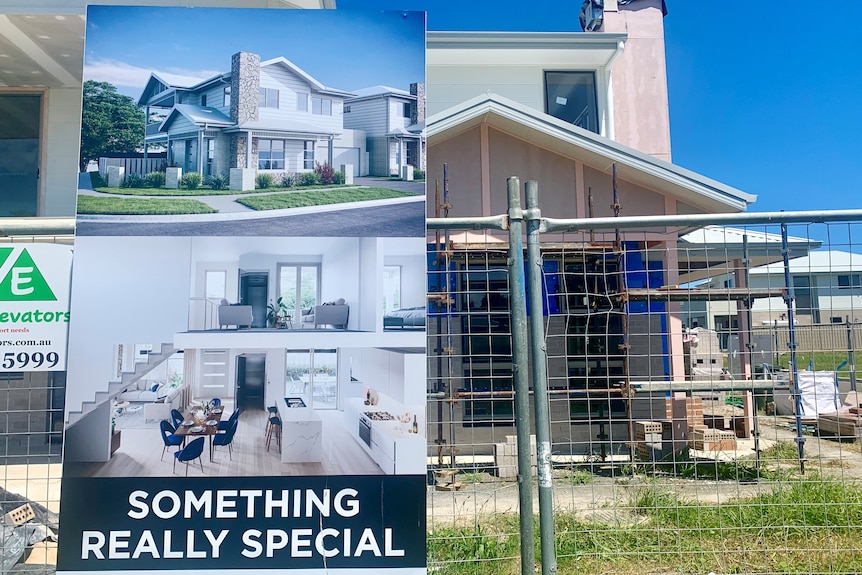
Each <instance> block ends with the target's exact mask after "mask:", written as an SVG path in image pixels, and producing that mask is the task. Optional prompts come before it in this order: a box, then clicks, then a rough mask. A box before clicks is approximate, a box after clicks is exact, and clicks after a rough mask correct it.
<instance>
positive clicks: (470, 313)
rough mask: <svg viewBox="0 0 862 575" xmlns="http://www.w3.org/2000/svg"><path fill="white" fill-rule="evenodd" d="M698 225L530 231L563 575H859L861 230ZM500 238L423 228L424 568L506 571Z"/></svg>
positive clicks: (816, 219)
mask: <svg viewBox="0 0 862 575" xmlns="http://www.w3.org/2000/svg"><path fill="white" fill-rule="evenodd" d="M604 220H611V218H605V219H604ZM714 220H715V221H716V222H717V223H715V224H710V223H709V220H708V217H706V216H704V217H691V218H685V217H677V218H675V219H674V218H664V219H662V218H634V217H628V218H622V217H621V218H618V219H616V220H613V221H600V220H599V219H596V220H595V225H594V228H593V229H590V228H589V227H587V226H588V222H587V221H585V220H578V221H573V222H555V221H553V220H547V219H546V220H542V228H541V229H542V230H543V233H542V234H541V240H542V243H541V261H539V262H530V261H528V262H527V263H526V264H525V265H526V266H530V265H538V266H540V267H541V271H542V274H541V278H542V279H541V286H540V288H541V292H542V298H541V302H542V310H541V314H542V320H543V321H542V325H543V329H544V332H543V333H541V334H539V335H540V337H541V339H542V343H543V345H544V349H545V352H546V359H544V360H542V361H546V366H547V374H548V376H547V390H548V408H549V414H550V418H549V422H548V426H549V429H550V437H551V456H550V463H551V468H552V477H553V489H552V492H553V509H554V522H553V537H554V544H555V545H554V552H555V557H554V558H553V559H554V560H555V561H556V567H557V570H558V571H559V572H563V573H566V572H584V573H592V572H595V573H659V572H660V573H668V572H673V573H710V572H715V573H731V572H737V573H858V572H860V569H862V567H860V566H862V416H860V413H862V393H860V394H859V395H857V394H856V389H857V381H856V351H857V349H859V346H860V345H862V235H860V232H862V213H860V212H858V211H854V212H846V213H833V214H831V215H825V213H810V214H807V215H806V214H803V213H797V214H785V215H783V216H781V217H780V218H769V217H765V216H764V217H761V216H758V215H757V214H736V215H720V216H716V217H715V218H714ZM489 222H491V223H489ZM505 224H506V218H505V217H504V218H502V219H501V218H477V219H475V221H471V220H470V219H469V218H459V219H452V220H449V221H447V220H446V218H443V217H441V218H438V219H435V220H432V221H431V222H430V228H431V229H432V230H434V231H433V232H432V234H431V235H429V256H428V261H429V267H428V272H429V276H428V285H429V312H428V318H427V329H428V350H429V358H428V367H429V370H428V374H429V376H428V377H429V379H428V394H429V403H428V421H429V429H428V437H429V446H428V455H429V462H430V469H429V491H428V525H429V534H428V538H429V539H428V549H429V556H428V561H429V571H430V572H435V573H483V574H485V573H506V574H508V573H517V572H519V567H518V562H519V560H520V558H521V556H522V553H523V550H522V549H521V548H520V544H521V538H522V536H523V535H524V532H523V530H521V529H520V528H519V513H520V512H521V511H522V509H521V504H520V501H519V486H523V483H519V469H518V460H517V451H518V448H517V443H518V442H517V438H516V423H517V419H518V414H517V410H516V401H515V399H516V395H517V394H516V392H515V386H514V385H513V380H514V378H515V374H516V373H517V368H516V367H515V366H518V365H527V361H526V360H525V358H524V359H519V358H518V357H517V354H518V353H519V352H518V350H517V349H515V347H513V343H512V327H513V326H512V322H513V316H512V313H511V312H510V308H511V306H512V303H513V302H512V300H511V295H510V287H511V285H510V280H511V277H510V275H509V271H508V270H509V267H508V266H509V264H511V260H512V258H513V257H514V256H513V254H512V253H511V252H510V251H509V242H508V238H507V236H506V232H505V231H504V230H503V229H494V228H506V227H507V226H506V225H505ZM483 227H484V228H485V229H480V228H483ZM488 228H492V229H488ZM527 289H528V291H529V289H530V286H529V285H528V286H527ZM527 295H528V297H529V293H528V294H527ZM788 304H789V306H788ZM538 312H539V310H537V309H529V310H528V313H529V314H531V317H532V314H535V313H538ZM529 361H530V362H533V358H532V357H530V358H529ZM530 366H531V367H532V364H530ZM530 401H531V404H532V401H533V399H532V389H531V396H530ZM531 407H532V405H531ZM530 414H532V409H531V410H530ZM531 424H532V425H533V432H534V433H535V421H534V420H532V417H531ZM535 445H536V442H535V439H533V441H532V447H531V450H532V453H531V463H532V466H531V467H532V472H533V477H532V482H533V484H534V485H536V483H535V482H536V477H535V474H536V470H537V464H539V465H538V466H539V467H540V465H541V453H538V454H537V453H536V447H535ZM800 453H802V454H803V456H802V458H800V456H799V455H800ZM537 456H538V458H537ZM521 477H522V478H523V481H524V482H526V477H523V476H521ZM536 492H537V489H536V488H535V487H534V488H533V489H532V493H531V496H533V497H535V494H536ZM532 508H533V509H538V504H537V502H536V501H534V503H533V506H532ZM531 535H532V534H531ZM542 535H543V534H542V533H540V532H539V531H538V530H537V531H536V533H535V539H536V543H535V545H536V547H535V550H536V552H535V556H536V558H537V563H540V562H541V561H543V560H547V557H543V556H542V555H543V553H542V552H540V551H539V542H540V540H541V537H542ZM542 567H546V566H542ZM537 569H538V567H537ZM532 570H533V566H529V571H532ZM521 572H524V571H523V570H522V571H521Z"/></svg>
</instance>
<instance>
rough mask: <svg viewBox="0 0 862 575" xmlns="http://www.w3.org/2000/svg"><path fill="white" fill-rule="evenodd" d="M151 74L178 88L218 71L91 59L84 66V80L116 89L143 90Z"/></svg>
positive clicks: (192, 83) (208, 76)
mask: <svg viewBox="0 0 862 575" xmlns="http://www.w3.org/2000/svg"><path fill="white" fill-rule="evenodd" d="M151 73H155V74H156V75H157V76H159V77H160V78H162V79H164V80H165V81H166V82H170V83H172V84H176V85H178V86H193V85H195V84H197V83H198V82H200V81H202V80H205V79H207V78H212V77H213V76H215V75H216V74H220V73H221V72H219V71H218V70H184V69H181V68H164V69H157V68H141V67H139V66H133V65H131V64H127V63H125V62H121V61H119V60H110V59H92V60H90V61H88V62H87V65H86V66H84V79H85V80H95V81H97V82H110V83H111V84H113V85H114V86H117V87H126V88H137V89H138V90H143V89H144V86H145V85H146V83H147V80H148V79H149V77H150V74H151Z"/></svg>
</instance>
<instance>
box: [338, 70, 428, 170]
mask: <svg viewBox="0 0 862 575" xmlns="http://www.w3.org/2000/svg"><path fill="white" fill-rule="evenodd" d="M355 94H356V96H355V97H353V98H350V99H348V100H345V102H344V126H345V127H346V128H353V129H355V130H363V131H365V133H366V138H367V139H366V146H367V148H368V155H369V172H370V173H371V174H372V175H374V176H391V175H398V174H400V173H401V168H403V167H404V166H407V165H410V166H413V167H414V168H415V169H417V170H424V169H425V140H424V138H423V136H422V131H423V130H424V128H425V87H424V85H423V84H411V85H410V91H409V92H405V91H404V90H399V89H398V88H391V87H389V86H372V87H370V88H363V89H361V90H356V91H355Z"/></svg>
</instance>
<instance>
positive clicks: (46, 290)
mask: <svg viewBox="0 0 862 575" xmlns="http://www.w3.org/2000/svg"><path fill="white" fill-rule="evenodd" d="M4 252H5V253H4ZM11 252H12V248H8V249H7V248H3V249H0V267H3V265H4V264H5V263H6V260H7V259H9V254H10V253H11ZM0 301H57V296H55V295H54V292H52V291H51V288H50V287H49V286H48V282H46V281H45V278H44V277H43V276H42V272H40V271H39V268H38V267H36V264H35V262H33V258H32V257H30V254H28V253H27V250H26V249H23V250H21V255H19V256H18V259H17V260H15V263H14V264H12V267H11V269H9V271H8V272H7V273H6V277H4V278H3V281H0Z"/></svg>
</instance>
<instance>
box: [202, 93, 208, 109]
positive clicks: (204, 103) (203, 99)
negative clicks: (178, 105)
mask: <svg viewBox="0 0 862 575" xmlns="http://www.w3.org/2000/svg"><path fill="white" fill-rule="evenodd" d="M206 105H207V95H206V94H201V106H206Z"/></svg>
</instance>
